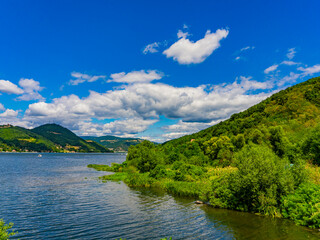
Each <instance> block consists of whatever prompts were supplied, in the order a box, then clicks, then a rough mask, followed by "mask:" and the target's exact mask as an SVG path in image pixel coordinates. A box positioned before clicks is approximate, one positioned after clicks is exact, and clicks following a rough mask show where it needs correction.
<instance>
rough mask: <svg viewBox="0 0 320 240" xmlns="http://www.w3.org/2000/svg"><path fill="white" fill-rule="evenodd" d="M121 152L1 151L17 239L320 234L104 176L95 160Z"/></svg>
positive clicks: (1, 195) (2, 191)
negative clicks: (106, 179)
mask: <svg viewBox="0 0 320 240" xmlns="http://www.w3.org/2000/svg"><path fill="white" fill-rule="evenodd" d="M124 160H125V155H121V154H58V153H57V154H54V153H47V154H46V153H45V154H43V156H42V157H38V154H35V153H0V218H3V219H4V220H5V222H6V223H8V222H13V223H14V229H15V230H16V231H18V232H19V233H18V234H17V235H15V236H14V237H12V239H18V238H19V239H21V240H24V239H41V240H42V239H43V240H46V239H57V240H63V239H119V238H126V239H127V240H131V239H156V240H157V239H160V238H162V237H172V238H173V239H174V240H176V239H246V240H247V239H254V240H256V239H259V240H264V239H265V240H267V239H268V240H270V239H283V240H285V239H288V240H289V239H290V240H294V239H303V240H304V239H320V233H319V231H316V230H310V229H308V228H305V227H299V226H296V225H294V224H293V223H292V222H291V221H288V220H283V219H272V218H268V217H259V216H256V215H254V214H250V213H242V212H236V211H229V210H223V209H214V208H211V207H208V206H199V205H196V204H194V203H193V201H194V199H188V198H177V197H173V196H171V195H168V194H166V193H164V192H161V191H156V190H151V189H131V188H129V187H128V186H126V185H125V184H123V183H121V182H120V183H117V182H107V183H102V182H101V181H98V180H97V177H99V176H102V175H105V174H106V173H105V172H98V171H95V170H93V169H88V168H87V167H86V166H87V164H90V163H94V164H110V163H111V162H118V163H120V162H122V161H124Z"/></svg>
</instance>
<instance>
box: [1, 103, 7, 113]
mask: <svg viewBox="0 0 320 240" xmlns="http://www.w3.org/2000/svg"><path fill="white" fill-rule="evenodd" d="M5 109H6V108H5V107H4V106H3V104H2V103H0V111H4V110H5Z"/></svg>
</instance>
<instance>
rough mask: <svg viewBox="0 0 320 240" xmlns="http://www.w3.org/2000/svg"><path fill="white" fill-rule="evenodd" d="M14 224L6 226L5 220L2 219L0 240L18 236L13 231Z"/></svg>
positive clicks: (0, 220)
mask: <svg viewBox="0 0 320 240" xmlns="http://www.w3.org/2000/svg"><path fill="white" fill-rule="evenodd" d="M12 226H13V223H9V224H5V222H4V221H3V219H0V240H7V239H9V238H10V237H11V236H13V235H15V234H17V233H16V232H14V231H13V230H12Z"/></svg>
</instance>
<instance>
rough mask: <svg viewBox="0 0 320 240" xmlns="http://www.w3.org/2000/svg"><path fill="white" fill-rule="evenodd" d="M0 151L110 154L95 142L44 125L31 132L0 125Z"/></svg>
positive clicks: (58, 128) (66, 130)
mask: <svg viewBox="0 0 320 240" xmlns="http://www.w3.org/2000/svg"><path fill="white" fill-rule="evenodd" d="M0 151H19V152H20V151H22V152H26V151H36V152H111V151H110V150H109V149H107V148H105V147H104V146H102V145H100V144H98V143H96V142H93V141H85V140H84V139H82V138H80V137H78V136H77V135H75V134H74V133H73V132H71V131H70V130H68V129H66V128H64V127H62V126H60V125H57V124H45V125H42V126H39V127H36V128H34V129H32V130H29V129H25V128H22V127H16V126H11V125H2V126H0Z"/></svg>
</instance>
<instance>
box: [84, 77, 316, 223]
mask: <svg viewBox="0 0 320 240" xmlns="http://www.w3.org/2000/svg"><path fill="white" fill-rule="evenodd" d="M306 162H307V163H308V164H307V165H306ZM319 164H320V78H313V79H310V80H308V81H306V82H304V83H301V84H298V85H296V86H293V87H290V88H288V89H286V90H283V91H280V92H278V93H276V94H274V95H272V96H271V97H269V98H268V99H266V100H264V101H262V102H261V103H259V104H257V105H255V106H253V107H251V108H249V109H248V110H246V111H244V112H241V113H238V114H234V115H232V116H231V117H230V119H228V120H226V121H224V122H221V123H219V124H217V125H215V126H212V127H210V128H207V129H205V130H202V131H200V132H198V133H195V134H192V135H188V136H184V137H181V138H179V139H175V140H172V141H169V142H166V143H164V144H161V145H158V146H155V145H154V144H152V143H150V142H148V141H144V142H142V143H141V144H139V145H137V146H131V147H130V148H129V152H128V155H127V160H126V161H125V162H124V163H123V164H120V165H119V164H114V165H112V166H111V167H108V168H106V167H105V168H103V166H101V165H98V166H97V165H91V166H90V167H93V168H96V169H100V170H102V169H104V170H107V171H114V172H116V174H114V175H109V176H105V177H103V179H104V180H123V181H125V182H126V183H128V185H130V186H145V187H158V188H159V187H160V188H163V189H165V190H167V191H168V192H171V193H174V194H178V195H185V196H193V197H195V198H200V199H201V200H203V201H206V202H209V203H210V204H211V205H212V206H214V207H220V208H229V209H235V210H240V211H248V212H254V213H259V214H264V215H271V216H276V217H285V218H289V219H292V220H294V221H295V222H296V223H297V224H300V225H306V226H309V227H314V228H320V205H319V202H320V185H319V183H320V171H319V168H318V165H319Z"/></svg>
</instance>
